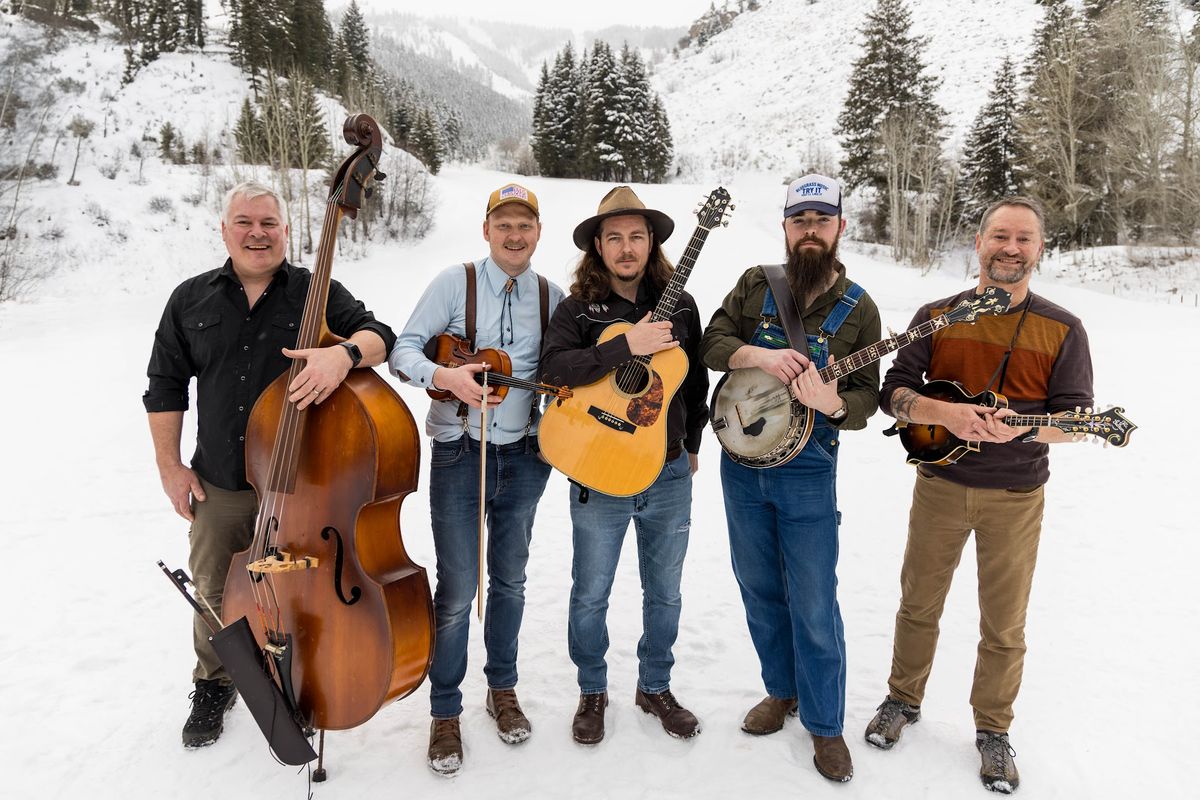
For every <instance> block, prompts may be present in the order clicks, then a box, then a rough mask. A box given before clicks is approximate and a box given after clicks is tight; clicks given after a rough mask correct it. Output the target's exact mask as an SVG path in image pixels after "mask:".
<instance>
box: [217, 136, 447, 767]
mask: <svg viewBox="0 0 1200 800" xmlns="http://www.w3.org/2000/svg"><path fill="white" fill-rule="evenodd" d="M343 134H344V136H345V138H346V141H347V142H349V143H350V144H351V145H353V146H355V148H356V149H355V151H354V153H353V154H352V155H351V156H350V157H348V158H347V159H346V160H345V161H344V162H343V163H342V165H341V168H340V169H339V170H338V173H337V175H336V176H335V177H334V179H333V182H332V185H331V187H330V191H329V200H328V204H327V207H326V212H325V221H324V227H323V229H322V233H321V239H320V247H319V252H318V255H317V259H316V264H315V266H314V269H313V276H312V282H311V284H310V286H309V291H308V296H307V298H306V301H305V306H304V316H303V319H302V322H301V325H300V333H299V337H298V341H297V343H296V348H297V349H303V348H312V347H326V346H330V345H333V344H335V343H337V342H339V341H341V339H340V337H338V336H335V335H334V334H333V333H331V332H330V330H329V328H328V327H327V325H326V321H325V307H326V301H327V299H328V296H329V282H330V272H331V266H332V262H333V252H334V242H335V238H336V235H337V229H338V225H339V223H340V222H341V219H342V217H343V216H350V217H354V216H356V214H357V211H358V209H359V208H360V207H361V205H362V200H363V197H364V196H365V195H369V185H370V182H371V181H372V180H373V179H381V178H383V177H384V176H383V174H382V173H379V172H377V165H378V163H379V156H380V153H381V151H382V135H381V132H380V129H379V126H378V125H377V124H376V122H375V120H373V119H372V118H371V117H369V116H367V115H366V114H358V115H355V116H352V117H350V118H349V119H348V120H347V121H346V123H345V126H344V130H343ZM302 366H303V365H302V364H301V363H300V362H293V364H292V367H291V368H290V370H289V371H288V372H286V373H284V374H283V375H281V376H280V377H279V378H277V379H276V380H275V381H274V382H273V383H272V384H271V385H270V386H269V387H267V389H266V390H265V391H264V392H263V393H262V395H261V396H260V397H259V398H258V401H257V402H256V403H255V405H254V409H253V411H252V412H251V414H250V419H249V425H248V428H247V431H246V476H247V479H248V480H249V482H250V483H251V484H252V485H253V486H254V489H255V491H256V493H257V495H258V499H259V513H258V519H257V522H256V527H255V533H254V538H253V540H252V542H251V544H250V546H249V548H247V549H246V550H243V551H242V552H240V553H237V554H236V555H235V556H234V558H233V562H232V564H231V565H230V567H229V573H228V575H227V577H226V582H225V594H224V603H223V609H222V617H223V620H224V622H225V623H226V624H227V625H228V624H231V623H232V621H234V620H238V619H239V618H240V617H242V616H243V615H244V616H245V617H247V618H248V620H249V621H250V627H251V629H252V630H253V633H254V638H255V640H256V642H257V645H258V646H259V647H260V648H261V649H262V652H263V656H264V657H263V663H264V667H265V668H266V670H267V672H268V673H269V674H271V673H273V674H272V679H273V680H274V682H275V683H276V685H277V686H278V687H279V689H280V691H281V693H282V695H283V697H284V698H285V700H286V701H287V703H288V705H289V706H290V707H291V710H292V711H293V718H294V719H295V721H296V722H297V724H299V725H300V726H301V727H302V728H304V729H306V730H307V731H309V732H311V731H314V730H319V731H321V748H322V750H323V749H324V732H325V731H326V730H345V729H347V728H353V727H355V726H358V725H361V724H363V723H364V722H366V721H367V720H369V719H370V718H371V717H372V716H373V715H374V714H375V713H376V712H377V711H378V710H379V709H380V708H381V707H382V706H383V705H385V704H386V703H388V702H390V701H392V700H395V699H399V698H401V697H404V696H406V695H408V694H410V693H411V692H413V691H414V690H415V689H416V688H417V687H418V686H420V684H421V683H422V681H424V679H425V676H426V674H427V673H428V671H429V664H430V661H431V659H432V653H433V637H434V630H435V627H434V618H433V602H432V598H431V595H430V591H429V581H428V578H427V577H426V574H425V570H424V568H422V567H421V566H419V565H417V564H416V563H414V562H413V561H412V560H411V559H410V558H409V556H408V553H407V552H406V551H405V547H404V542H403V540H402V538H401V531H400V508H401V504H402V503H403V501H404V498H405V497H406V496H407V495H408V494H409V493H410V492H413V491H415V490H416V488H417V477H418V469H419V464H420V438H419V434H418V429H417V425H416V422H415V420H414V419H413V416H412V413H411V412H410V411H409V409H408V407H407V406H406V405H405V403H404V401H403V400H402V399H401V398H400V396H399V395H398V394H397V393H396V392H395V391H394V390H393V389H392V388H391V387H389V386H388V385H387V383H386V382H385V381H384V380H383V379H382V378H380V377H379V375H377V374H376V373H375V371H374V370H371V369H354V370H351V371H350V374H349V375H347V376H346V379H345V380H344V381H343V382H342V383H341V385H340V386H338V387H337V389H336V390H335V391H334V392H333V393H332V394H331V395H330V396H329V397H328V398H327V399H326V400H324V401H323V402H322V403H321V404H320V405H316V404H313V405H309V406H308V407H306V408H305V409H304V410H302V411H301V410H297V409H296V406H295V404H293V403H291V402H289V401H288V399H287V395H288V389H287V387H288V385H289V384H290V383H291V381H292V380H293V379H294V378H295V377H296V375H297V373H299V371H300V370H301V369H302ZM261 724H262V721H261V720H260V725H261ZM264 732H266V728H265V727H264ZM268 736H269V734H268ZM314 778H315V779H317V780H320V779H322V778H323V772H322V771H321V768H320V766H318V773H317V774H316V775H314Z"/></svg>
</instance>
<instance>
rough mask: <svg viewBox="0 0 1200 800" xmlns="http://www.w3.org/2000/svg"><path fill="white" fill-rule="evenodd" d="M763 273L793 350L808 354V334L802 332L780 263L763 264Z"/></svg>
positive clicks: (793, 298) (793, 299)
mask: <svg viewBox="0 0 1200 800" xmlns="http://www.w3.org/2000/svg"><path fill="white" fill-rule="evenodd" d="M762 271H763V274H764V275H766V276H767V283H769V284H770V285H771V293H772V294H773V295H775V310H776V311H778V312H779V321H780V322H781V323H783V331H784V333H786V334H787V337H788V341H789V342H790V343H791V345H792V349H793V350H799V351H800V352H802V353H804V354H805V355H807V354H808V336H807V334H805V332H804V321H803V320H802V319H801V318H800V309H799V307H798V306H797V305H796V296H795V295H793V294H792V287H791V286H789V285H788V281H787V275H786V273H784V271H783V265H782V264H764V265H763V268H762Z"/></svg>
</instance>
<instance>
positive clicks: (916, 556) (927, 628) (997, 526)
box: [866, 197, 1092, 794]
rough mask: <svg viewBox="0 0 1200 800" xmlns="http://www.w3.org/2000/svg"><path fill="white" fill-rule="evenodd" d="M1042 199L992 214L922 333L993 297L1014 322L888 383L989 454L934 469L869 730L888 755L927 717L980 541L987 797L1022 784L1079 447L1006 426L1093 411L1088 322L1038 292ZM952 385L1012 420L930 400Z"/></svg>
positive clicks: (931, 353) (1004, 321)
mask: <svg viewBox="0 0 1200 800" xmlns="http://www.w3.org/2000/svg"><path fill="white" fill-rule="evenodd" d="M1043 229H1044V226H1043V214H1042V210H1041V207H1040V205H1039V204H1038V203H1037V201H1035V200H1032V199H1029V198H1024V197H1009V198H1005V199H1003V200H1001V201H999V202H997V203H995V204H994V205H992V206H991V207H990V208H989V209H988V210H987V211H986V212H985V213H984V215H983V219H982V221H981V223H980V226H979V233H978V234H977V235H976V237H975V250H976V253H977V254H978V256H979V273H980V274H979V286H978V287H977V288H972V289H970V290H968V291H966V292H963V293H962V294H959V295H956V296H954V297H948V298H945V299H942V300H937V301H935V302H932V303H929V304H928V305H926V306H924V307H922V308H921V309H920V310H919V311H918V312H917V315H916V316H915V317H914V318H913V321H912V326H916V325H918V324H920V323H923V322H926V321H928V320H929V319H931V318H933V317H935V316H937V315H939V314H941V313H943V312H944V311H946V310H948V309H950V308H952V307H953V306H955V305H956V304H957V303H958V302H960V301H961V300H963V299H964V298H966V297H969V296H971V295H973V294H974V293H976V292H979V291H982V290H983V289H984V288H986V287H988V286H998V287H1001V288H1003V289H1006V290H1007V291H1009V292H1010V293H1011V294H1012V302H1011V304H1010V306H1009V310H1008V312H1007V313H1005V314H1002V315H999V316H983V317H980V318H979V320H978V322H976V323H975V324H974V325H955V326H951V327H948V328H943V329H941V330H939V331H938V332H937V333H935V334H934V335H933V336H932V337H930V338H927V339H922V340H921V341H919V342H915V343H913V344H912V345H911V346H910V347H906V348H904V349H903V350H901V351H900V353H899V355H898V356H897V358H896V360H895V362H894V363H893V365H892V367H891V369H889V370H888V373H887V375H886V377H885V378H884V381H883V388H882V391H881V394H880V408H882V409H883V411H884V412H885V413H887V414H890V415H891V416H893V417H895V418H896V419H897V420H901V421H903V422H908V423H916V424H920V425H926V424H929V425H941V426H943V427H945V428H946V429H948V430H949V431H950V432H951V433H952V434H954V435H955V436H957V437H958V438H960V439H963V440H967V441H976V442H980V443H981V444H980V448H979V452H972V453H968V454H967V455H966V456H964V457H963V458H962V459H961V460H960V461H958V462H956V463H953V464H945V465H933V464H922V465H921V466H919V467H918V468H917V477H916V486H915V488H914V490H913V503H912V508H911V510H910V514H909V527H908V545H907V547H906V549H905V553H904V564H903V566H902V567H901V570H900V587H901V600H900V609H899V611H898V612H897V614H896V633H895V639H894V643H893V655H892V669H891V676H890V678H889V680H888V696H887V698H885V700H884V702H883V703H882V704H881V705H880V706H879V709H878V713H877V714H876V715H875V718H874V719H873V720H871V723H870V725H868V726H867V730H866V739H867V741H868V742H869V743H870V744H872V745H875V746H876V747H879V748H881V749H884V750H889V749H891V747H892V746H893V745H894V744H895V743H896V741H897V740H898V739H899V738H900V733H901V731H902V730H903V728H904V727H905V726H906V725H909V724H911V723H914V722H916V721H917V720H918V719H920V713H921V712H920V705H921V700H922V698H923V696H924V693H925V684H926V681H927V680H928V678H929V672H930V668H931V666H932V664H933V656H934V651H935V650H936V648H937V639H938V620H939V619H940V617H941V614H942V608H943V605H944V603H945V599H946V594H947V592H948V591H949V589H950V581H951V578H952V577H953V575H954V570H955V568H956V567H957V566H958V561H959V557H960V556H961V554H962V549H963V547H964V545H965V544H966V541H967V537H968V536H969V535H970V533H971V532H972V531H974V532H975V548H976V559H977V562H978V568H979V610H980V641H979V648H978V657H977V661H976V665H975V680H974V684H973V686H972V690H971V705H972V707H973V709H974V716H975V728H976V738H975V744H976V748H977V749H978V750H979V753H980V757H981V761H982V766H981V768H980V779H981V780H982V781H983V784H984V786H985V787H986V788H988V789H990V790H992V791H997V792H1002V793H1006V794H1007V793H1009V792H1012V791H1014V790H1015V789H1016V788H1017V785H1018V782H1019V777H1018V773H1017V768H1016V764H1015V763H1014V762H1013V756H1014V755H1015V753H1014V751H1013V750H1012V748H1011V746H1010V744H1009V740H1008V730H1009V726H1010V724H1011V723H1012V719H1013V711H1012V707H1013V702H1014V700H1016V697H1017V692H1018V690H1019V689H1020V685H1021V673H1022V667H1023V664H1024V658H1025V612H1026V608H1027V606H1028V604H1029V592H1030V588H1031V586H1032V584H1033V570H1034V564H1035V562H1036V560H1037V548H1038V540H1039V537H1040V534H1041V527H1042V508H1043V488H1044V485H1045V483H1046V481H1047V480H1048V479H1049V477H1050V464H1049V447H1048V445H1050V444H1053V443H1056V442H1064V441H1070V439H1071V437H1070V436H1069V435H1068V434H1065V433H1063V432H1062V431H1060V430H1059V429H1057V428H1053V427H1042V428H1037V429H1031V428H1021V427H1013V426H1010V425H1007V424H1005V422H1004V418H1005V417H1006V416H1009V415H1012V414H1014V413H1017V414H1054V413H1056V412H1060V411H1073V410H1075V409H1076V408H1077V407H1083V406H1090V405H1091V404H1092V362H1091V355H1090V353H1089V350H1088V340H1087V333H1086V332H1085V331H1084V329H1083V325H1082V324H1081V323H1080V321H1079V319H1078V318H1076V317H1075V316H1073V315H1072V314H1070V313H1069V312H1067V311H1066V310H1064V309H1062V308H1061V307H1059V306H1057V305H1055V304H1054V303H1051V302H1050V301H1048V300H1046V299H1045V298H1042V297H1039V296H1036V295H1034V294H1033V293H1032V292H1030V291H1029V280H1030V277H1031V275H1032V273H1033V270H1034V268H1035V267H1036V266H1037V263H1038V260H1039V259H1040V258H1041V256H1042V252H1043V250H1044V249H1045V242H1044V238H1043ZM933 380H953V381H957V382H959V383H960V384H961V385H962V387H963V389H965V390H966V391H967V392H968V393H970V394H975V393H977V392H982V391H984V390H991V391H994V392H998V393H1000V394H1003V395H1004V396H1005V397H1007V399H1008V401H1009V408H1008V409H994V408H989V407H985V406H979V405H974V404H971V403H953V402H946V401H943V400H938V399H934V398H931V397H926V396H924V395H922V394H920V393H919V392H918V390H919V389H920V388H921V387H922V386H923V385H924V383H925V381H933Z"/></svg>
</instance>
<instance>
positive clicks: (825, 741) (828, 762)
mask: <svg viewBox="0 0 1200 800" xmlns="http://www.w3.org/2000/svg"><path fill="white" fill-rule="evenodd" d="M812 738H813V750H814V751H815V752H814V754H813V764H815V765H816V767H817V772H819V773H821V775H823V776H824V777H826V778H829V780H831V781H837V782H838V783H845V782H846V781H848V780H850V779H851V778H853V777H854V763H853V762H852V761H851V760H850V748H848V747H846V740H845V739H843V738H842V737H841V736H817V735H816V734H815V733H814V734H813V737H812Z"/></svg>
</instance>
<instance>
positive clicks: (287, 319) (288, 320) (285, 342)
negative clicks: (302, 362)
mask: <svg viewBox="0 0 1200 800" xmlns="http://www.w3.org/2000/svg"><path fill="white" fill-rule="evenodd" d="M263 335H264V336H265V337H266V338H268V339H269V340H270V341H269V344H271V345H272V346H273V347H274V350H273V352H275V353H278V352H279V349H280V348H282V347H286V348H288V349H289V350H293V349H295V347H296V340H297V339H298V338H299V337H300V320H299V318H298V317H296V315H295V314H290V313H287V312H283V313H279V314H276V315H275V316H274V317H272V319H271V324H270V325H269V326H267V330H266V331H265V332H264V333H263Z"/></svg>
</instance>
